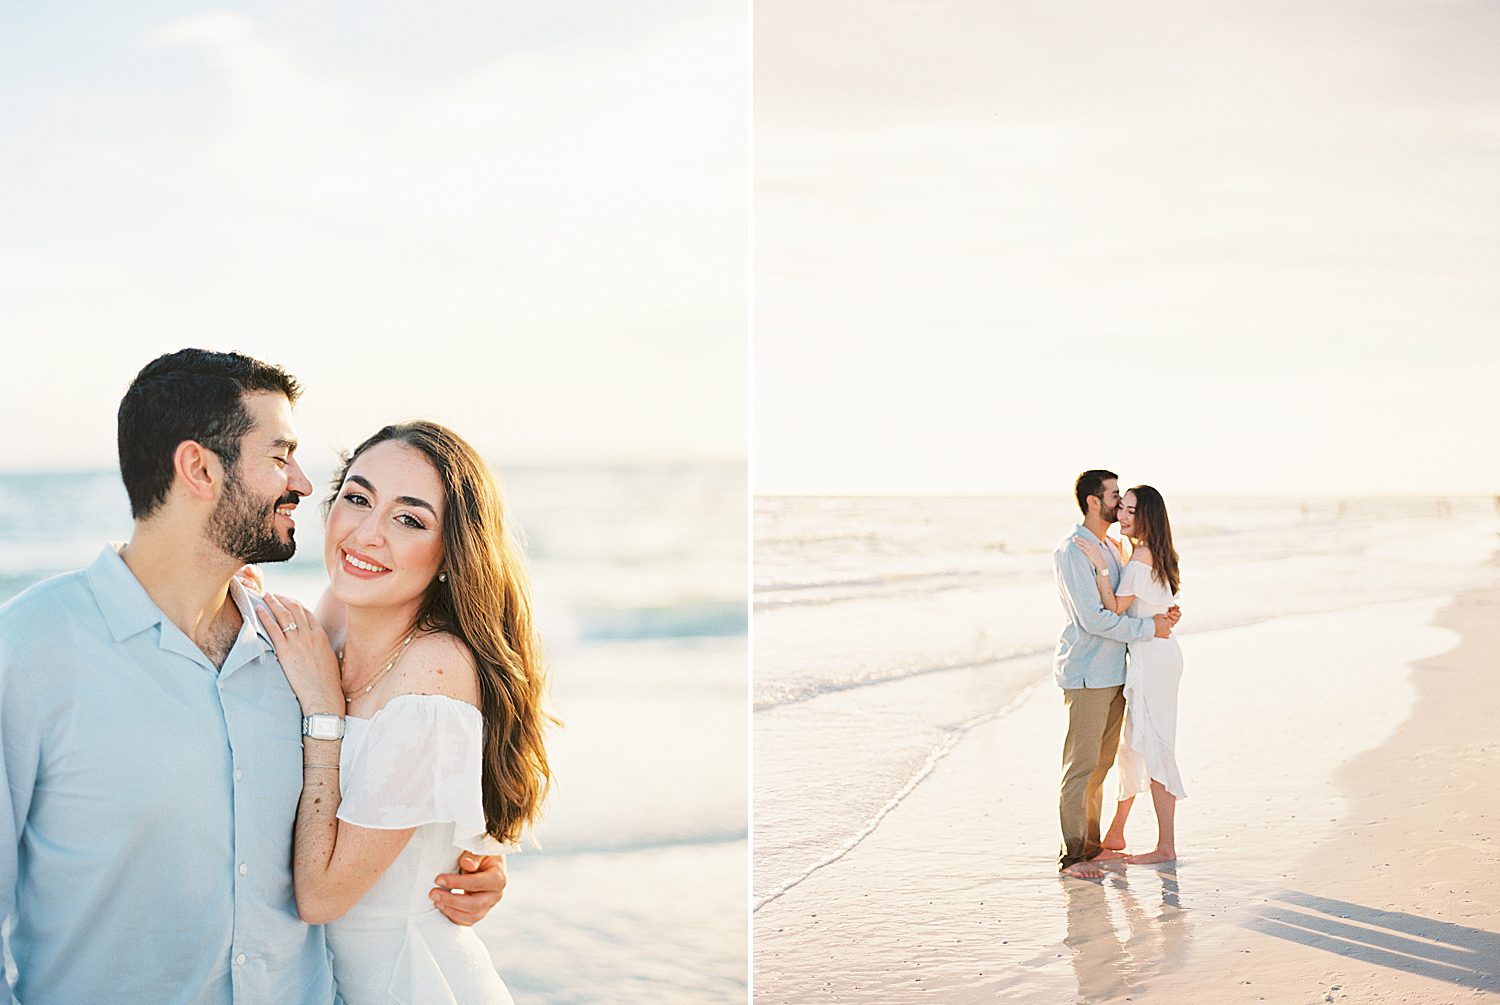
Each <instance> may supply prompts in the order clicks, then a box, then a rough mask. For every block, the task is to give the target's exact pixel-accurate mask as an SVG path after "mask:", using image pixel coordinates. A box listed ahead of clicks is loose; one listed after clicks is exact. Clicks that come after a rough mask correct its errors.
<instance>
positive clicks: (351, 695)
mask: <svg viewBox="0 0 1500 1005" xmlns="http://www.w3.org/2000/svg"><path fill="white" fill-rule="evenodd" d="M416 637H417V633H416V632H415V631H413V632H412V633H411V634H410V635H408V636H407V637H406V641H405V642H402V643H401V645H400V647H398V648H397V649H396V655H394V656H392V657H391V661H390V662H389V663H387V664H386V665H385V666H384V667H382V668H381V669H379V670H377V671H375V676H374V677H371V678H370V680H369V682H368V683H366V684H365V686H364V687H359V688H355V689H354V690H353V691H345V692H344V701H345V702H346V703H347V702H351V701H354V700H355V699H356V698H363V697H364V696H365V695H367V694H369V693H370V691H371V690H373V689H374V687H375V685H376V684H378V683H380V678H382V677H384V676H385V675H386V674H388V673H390V672H391V668H392V667H394V666H395V665H396V664H397V663H398V662H399V661H400V659H401V654H402V653H404V652H406V647H407V646H409V645H411V640H412V639H414V638H416ZM338 655H339V667H340V668H342V667H343V665H344V651H343V650H342V649H340V650H339V654H338Z"/></svg>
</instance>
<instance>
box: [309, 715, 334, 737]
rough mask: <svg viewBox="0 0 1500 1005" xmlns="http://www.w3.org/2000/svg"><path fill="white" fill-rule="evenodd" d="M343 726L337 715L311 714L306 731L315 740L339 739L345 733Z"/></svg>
mask: <svg viewBox="0 0 1500 1005" xmlns="http://www.w3.org/2000/svg"><path fill="white" fill-rule="evenodd" d="M341 726H343V723H342V722H340V721H339V717H338V716H336V715H310V716H308V717H307V726H306V728H305V730H304V732H305V733H306V735H308V736H310V737H312V738H313V739H314V740H337V739H338V738H339V737H341V736H343V735H344V731H343V730H342V729H341V728H340V727H341Z"/></svg>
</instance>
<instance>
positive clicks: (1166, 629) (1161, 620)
mask: <svg viewBox="0 0 1500 1005" xmlns="http://www.w3.org/2000/svg"><path fill="white" fill-rule="evenodd" d="M1151 620H1152V621H1154V622H1156V637H1157V638H1159V639H1165V638H1170V637H1171V635H1172V615H1171V614H1153V615H1152V616H1151Z"/></svg>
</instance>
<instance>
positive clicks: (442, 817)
mask: <svg viewBox="0 0 1500 1005" xmlns="http://www.w3.org/2000/svg"><path fill="white" fill-rule="evenodd" d="M345 722H346V729H345V734H344V745H343V750H342V753H341V754H340V757H339V769H340V770H339V788H340V791H341V793H342V795H343V801H342V803H341V804H340V806H339V812H338V817H339V819H340V820H346V821H348V822H349V823H351V824H356V825H358V826H360V827H371V828H376V829H381V830H398V829H403V828H407V827H415V828H416V833H414V834H413V835H412V837H411V841H410V843H408V844H407V846H406V847H405V848H403V849H402V851H401V854H400V855H398V856H397V857H396V860H395V861H394V862H392V863H391V866H390V868H388V869H387V870H386V871H385V873H384V874H383V875H381V877H380V878H379V879H378V880H376V881H375V885H374V886H373V887H371V888H370V890H369V891H368V892H367V893H366V894H365V895H364V896H363V897H361V898H360V900H359V902H358V903H357V904H355V905H354V906H353V907H352V908H350V909H349V911H348V913H347V914H345V915H344V916H343V917H342V918H339V919H338V920H336V921H333V922H330V923H329V924H328V925H327V933H328V944H329V946H330V948H331V949H332V950H333V973H334V978H335V979H336V980H337V981H338V990H339V995H340V997H342V998H343V1000H344V1002H345V1005H375V1003H379V1005H391V1003H397V1002H400V1003H402V1005H512V999H511V996H510V992H509V991H507V990H506V989H505V984H504V983H503V982H502V981H501V980H500V977H499V975H498V974H496V973H495V967H494V964H493V963H492V962H491V961H490V954H489V951H488V950H486V949H485V947H484V944H483V943H482V942H480V941H479V937H478V936H477V935H475V934H474V932H473V930H472V929H469V928H465V927H463V926H461V925H455V924H453V923H452V922H451V921H449V920H448V919H447V918H445V917H444V916H443V915H442V914H441V913H439V912H438V910H437V908H436V907H434V906H433V903H432V901H431V900H429V899H428V898H427V893H428V891H429V890H431V889H432V879H433V877H434V876H437V875H438V874H440V873H451V872H453V871H455V868H456V863H457V860H458V856H459V853H460V851H461V850H463V849H467V850H469V851H473V852H476V853H478V854H481V855H495V854H499V853H501V852H502V851H506V850H508V849H506V848H504V847H503V846H501V845H500V844H499V843H498V842H496V841H495V840H494V839H493V838H490V837H487V836H486V835H485V833H484V804H483V800H482V796H481V791H480V781H479V779H480V765H481V758H482V751H483V740H484V719H483V717H482V716H481V715H480V714H479V710H478V709H476V708H475V707H474V706H473V705H469V704H467V703H465V702H461V701H455V700H454V699H452V698H446V697H443V696H441V695H401V696H399V697H396V698H393V699H391V701H390V702H388V703H387V704H386V705H385V707H384V708H382V709H381V710H380V711H378V712H376V713H375V715H374V716H373V717H372V718H370V719H356V718H353V717H350V718H348V719H346V720H345Z"/></svg>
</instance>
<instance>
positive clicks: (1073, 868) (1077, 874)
mask: <svg viewBox="0 0 1500 1005" xmlns="http://www.w3.org/2000/svg"><path fill="white" fill-rule="evenodd" d="M1062 874H1063V875H1064V876H1072V877H1074V878H1075V879H1099V878H1100V877H1101V876H1103V875H1104V870H1103V869H1101V868H1099V867H1098V866H1097V865H1091V864H1089V863H1088V862H1074V863H1073V864H1072V865H1070V866H1068V867H1067V868H1066V869H1064V870H1062Z"/></svg>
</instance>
